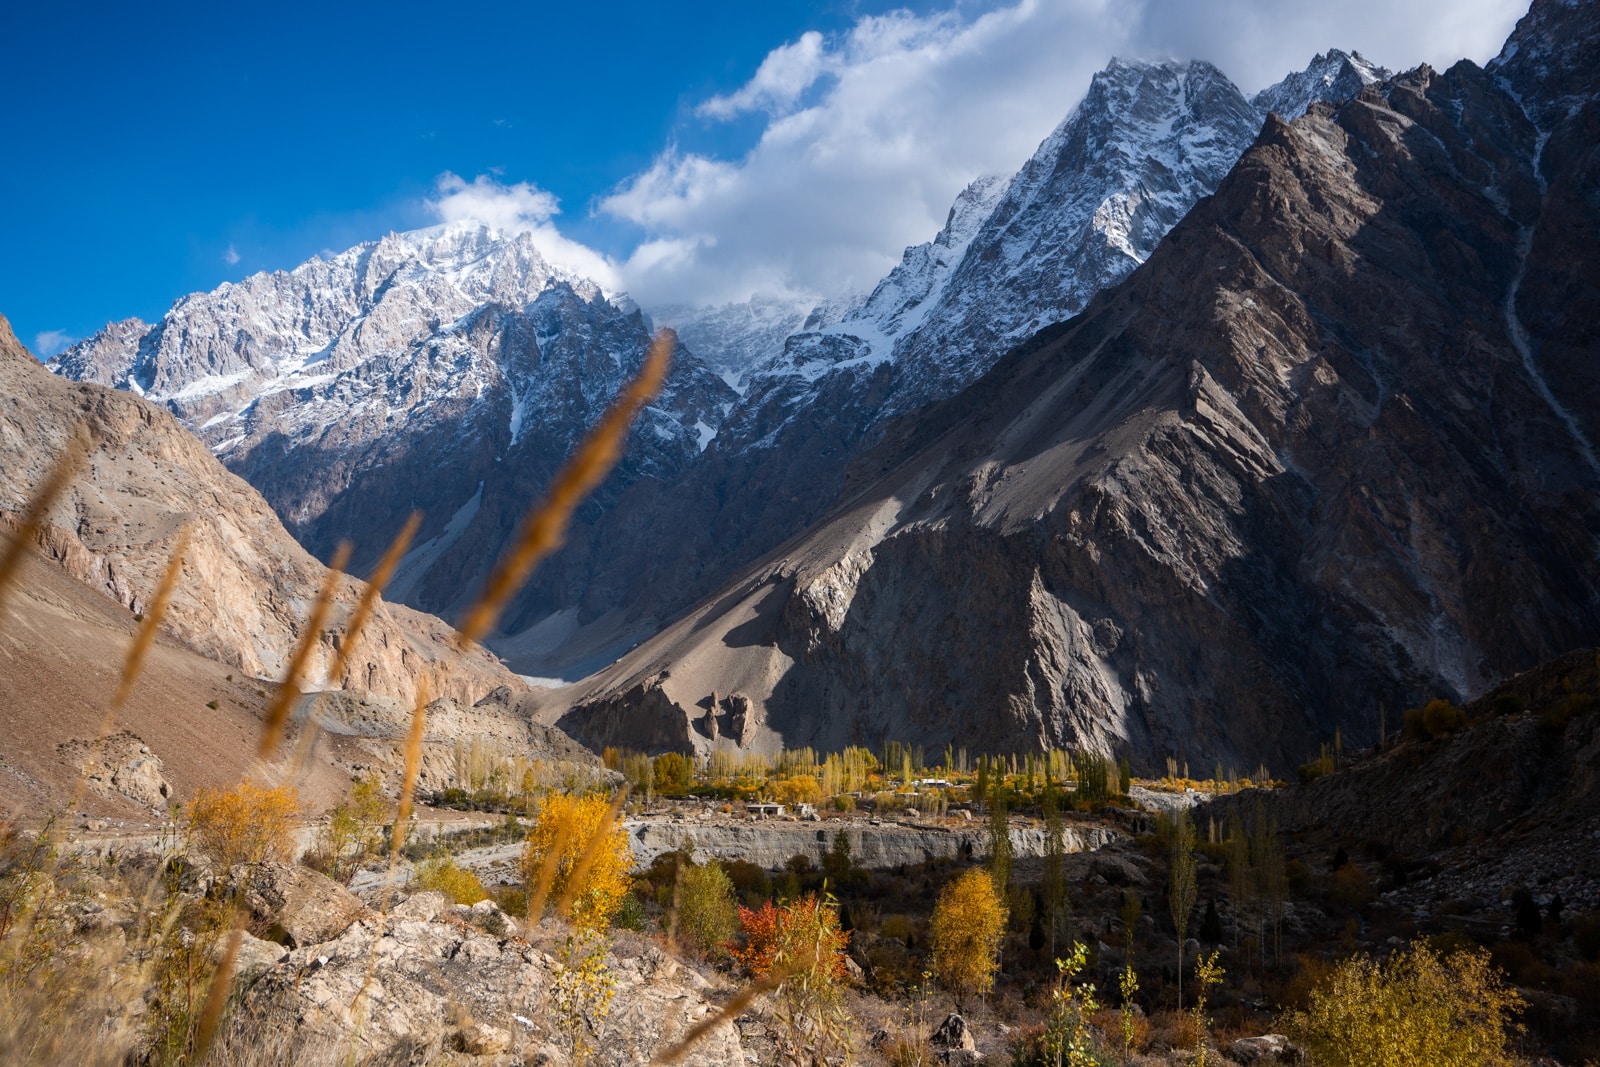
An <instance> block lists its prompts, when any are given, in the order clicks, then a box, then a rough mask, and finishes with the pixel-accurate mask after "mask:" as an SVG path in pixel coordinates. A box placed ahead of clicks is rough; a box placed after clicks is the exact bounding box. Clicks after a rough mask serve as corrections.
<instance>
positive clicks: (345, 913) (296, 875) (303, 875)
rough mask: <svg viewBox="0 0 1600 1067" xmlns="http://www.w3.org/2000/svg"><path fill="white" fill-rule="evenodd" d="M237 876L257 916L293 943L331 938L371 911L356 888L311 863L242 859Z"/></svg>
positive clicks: (280, 938)
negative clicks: (319, 869)
mask: <svg viewBox="0 0 1600 1067" xmlns="http://www.w3.org/2000/svg"><path fill="white" fill-rule="evenodd" d="M231 877H232V879H233V883H234V885H236V886H240V887H242V888H244V894H245V895H244V901H245V906H246V907H248V908H249V909H250V914H251V916H252V917H253V918H254V919H255V920H256V921H257V922H258V923H260V924H261V925H262V926H264V927H265V928H267V929H268V930H269V931H270V932H271V935H272V940H274V941H281V942H282V943H283V944H285V945H288V946H289V947H290V948H299V947H301V946H304V945H313V944H316V943H317V942H319V941H326V940H328V939H329V938H332V937H334V936H336V935H337V934H338V933H339V932H340V931H342V930H344V929H345V928H347V927H348V926H349V925H350V924H351V923H353V922H355V921H356V920H357V919H359V918H361V917H363V916H365V915H367V914H368V913H367V907H366V905H365V904H363V903H361V901H360V900H359V899H357V898H356V896H355V895H354V894H353V893H351V892H350V891H349V890H347V889H345V888H343V887H342V886H340V885H338V884H336V883H335V882H334V881H333V880H332V879H330V878H328V877H326V876H325V875H321V874H318V873H317V872H316V871H313V870H311V869H310V868H308V867H300V866H293V865H290V864H285V863H253V864H241V865H240V866H238V867H235V868H234V869H233V871H232V872H231Z"/></svg>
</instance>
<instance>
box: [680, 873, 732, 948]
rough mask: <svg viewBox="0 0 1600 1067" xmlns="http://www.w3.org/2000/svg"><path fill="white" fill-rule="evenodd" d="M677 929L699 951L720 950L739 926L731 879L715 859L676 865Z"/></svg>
mask: <svg viewBox="0 0 1600 1067" xmlns="http://www.w3.org/2000/svg"><path fill="white" fill-rule="evenodd" d="M678 878H679V882H678V930H679V931H680V932H681V933H682V934H683V937H684V940H685V941H687V942H688V943H689V944H691V945H693V946H694V947H695V948H696V949H698V950H699V951H700V952H701V953H702V954H706V955H709V954H712V953H716V952H720V951H722V950H723V946H725V945H726V944H727V943H728V942H729V941H731V940H732V939H733V935H734V933H735V932H736V931H737V930H738V927H739V907H738V905H737V904H736V903H735V901H734V889H733V880H732V879H730V878H729V877H728V872H727V871H724V870H723V869H722V865H721V864H720V863H718V862H716V861H715V860H712V861H711V862H710V863H707V864H706V865H705V866H704V867H696V866H694V865H693V864H688V863H686V864H684V865H683V866H681V867H679V868H678Z"/></svg>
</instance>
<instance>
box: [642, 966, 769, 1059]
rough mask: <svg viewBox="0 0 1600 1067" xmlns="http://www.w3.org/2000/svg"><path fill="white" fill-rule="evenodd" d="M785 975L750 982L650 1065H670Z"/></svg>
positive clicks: (734, 1016) (767, 990) (733, 1017)
mask: <svg viewBox="0 0 1600 1067" xmlns="http://www.w3.org/2000/svg"><path fill="white" fill-rule="evenodd" d="M786 977H788V976H787V975H783V974H779V973H777V972H776V971H774V972H773V973H771V974H769V975H767V976H766V977H765V978H763V979H761V980H760V981H757V982H752V983H750V984H749V985H747V986H745V987H744V988H743V989H741V990H739V992H738V993H737V994H735V995H734V997H733V999H732V1000H730V1001H728V1002H727V1003H726V1004H724V1005H723V1006H722V1007H721V1008H719V1009H718V1010H717V1011H715V1012H713V1013H712V1014H710V1015H708V1016H706V1017H705V1018H704V1019H701V1020H700V1021H699V1022H698V1023H696V1024H695V1025H694V1027H693V1028H692V1029H691V1030H690V1031H689V1032H688V1033H687V1034H685V1035H683V1040H682V1041H679V1042H678V1043H677V1044H676V1045H673V1046H672V1047H671V1048H669V1049H667V1050H666V1051H665V1052H662V1053H658V1054H657V1055H656V1057H655V1059H653V1060H651V1061H650V1067H671V1065H672V1064H674V1063H677V1062H678V1061H679V1060H681V1059H683V1058H684V1057H685V1056H687V1055H688V1054H689V1052H690V1050H691V1049H693V1048H694V1047H695V1045H697V1044H699V1043H700V1042H701V1040H703V1039H704V1038H705V1036H706V1035H707V1034H709V1033H710V1032H711V1031H713V1030H715V1029H716V1028H717V1027H718V1026H721V1025H722V1024H723V1023H725V1022H728V1021H730V1020H732V1019H735V1018H738V1016H739V1015H740V1014H742V1013H743V1012H744V1010H745V1009H746V1008H748V1007H749V1006H750V1004H751V1002H752V1001H754V1000H755V999H756V998H757V997H759V996H760V995H761V994H763V993H766V992H770V991H771V990H774V989H777V988H778V987H779V986H780V985H782V984H783V980H784V979H785V978H786Z"/></svg>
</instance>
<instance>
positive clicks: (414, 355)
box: [51, 223, 736, 613]
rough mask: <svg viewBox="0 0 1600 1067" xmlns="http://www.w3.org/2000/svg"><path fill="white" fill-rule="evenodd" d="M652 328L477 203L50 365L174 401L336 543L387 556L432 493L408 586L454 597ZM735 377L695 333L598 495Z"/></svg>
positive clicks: (671, 468) (449, 609)
mask: <svg viewBox="0 0 1600 1067" xmlns="http://www.w3.org/2000/svg"><path fill="white" fill-rule="evenodd" d="M648 342H649V334H648V331H647V328H646V323H645V321H644V319H643V317H642V316H641V315H640V314H639V313H638V311H637V310H636V309H635V310H624V309H623V308H622V307H619V306H617V305H616V304H613V303H612V302H610V301H609V300H608V299H607V298H606V297H605V295H604V294H602V293H601V292H600V290H599V289H598V288H597V287H596V286H594V285H593V283H591V282H588V281H585V280H584V279H581V278H578V277H576V276H573V275H570V274H568V273H566V272H564V271H562V270H560V269H558V268H555V267H552V266H550V265H549V264H548V263H547V262H546V261H545V260H544V259H543V258H542V257H541V256H540V254H539V252H538V250H537V249H536V248H535V247H534V245H533V242H532V240H531V238H529V237H528V236H527V235H525V234H524V235H505V234H501V233H498V232H496V231H493V230H490V229H488V228H485V227H482V226H479V225H477V224H475V223H458V224H452V225H449V226H441V227H436V228H434V229H431V230H421V231H416V232H413V233H406V234H390V235H389V236H387V237H385V238H383V239H382V240H381V241H377V242H373V243H369V244H365V245H361V246H358V247H356V248H353V249H350V250H349V251H347V252H344V253H341V254H339V255H337V256H334V257H333V258H331V259H328V260H322V259H312V260H311V261H310V262H308V263H305V264H303V265H301V266H300V267H297V268H295V269H294V270H293V271H290V272H287V273H284V272H276V273H270V274H268V273H263V274H257V275H253V276H251V277H249V278H246V279H245V280H244V281H242V282H239V283H237V284H228V285H223V286H221V287H220V288H218V289H216V290H215V291H213V292H210V293H196V294H193V295H191V296H188V297H185V298H183V299H182V300H180V301H178V302H177V303H176V304H175V305H173V308H172V310H170V311H169V312H168V313H167V314H166V315H165V316H164V317H163V318H162V320H161V321H160V322H159V323H156V324H155V325H153V326H147V325H146V324H144V323H141V322H137V321H130V322H125V323H113V324H111V325H110V326H107V327H106V329H105V330H103V331H101V332H100V333H99V334H97V335H96V336H94V337H93V338H90V339H89V340H87V341H84V342H82V343H80V344H78V345H75V346H73V347H72V348H70V349H68V350H67V351H66V352H64V353H62V354H61V355H60V356H59V357H57V358H56V359H55V360H53V361H52V364H51V366H52V369H53V370H55V371H56V372H57V373H59V374H61V375H63V376H64V377H68V378H72V379H75V380H79V381H96V382H100V383H102V384H106V385H113V386H117V387H119V388H123V389H127V390H130V391H133V392H136V393H139V394H141V395H143V396H144V397H145V398H146V399H148V400H151V401H153V402H155V403H158V404H161V405H163V406H165V407H166V408H168V409H169V410H170V411H172V412H173V414H175V415H176V416H177V417H178V418H179V420H180V421H181V422H182V423H183V424H184V425H185V426H187V427H188V428H189V429H191V430H193V431H194V432H195V433H196V434H198V435H199V436H200V437H201V439H202V440H204V441H205V442H206V444H207V446H208V447H209V448H210V449H211V450H212V452H213V453H214V454H215V455H216V456H217V457H218V458H220V459H221V460H222V461H223V462H224V463H225V464H226V465H227V466H228V467H229V468H230V469H231V470H233V471H234V472H235V473H237V474H239V475H241V476H243V477H244V478H245V479H246V480H248V481H249V482H250V483H251V484H252V485H254V486H255V487H256V488H257V489H258V490H260V491H261V493H262V495H263V496H265V497H266V498H267V500H268V502H269V503H270V504H271V505H272V507H273V509H274V510H276V511H277V513H278V514H279V515H280V516H282V517H283V519H284V521H285V523H286V524H287V525H288V526H289V527H290V529H291V530H292V531H293V533H294V534H295V536H296V537H297V538H298V539H299V540H300V542H301V543H302V544H303V545H305V546H306V547H307V548H309V549H310V550H311V551H312V552H313V553H314V554H316V555H318V556H319V557H321V558H323V559H327V558H329V557H330V556H331V555H332V552H333V549H334V547H335V545H336V544H337V543H338V542H339V541H340V540H341V539H344V538H352V539H354V540H355V541H356V554H355V557H354V561H355V565H356V567H357V568H358V569H359V568H360V567H362V566H365V565H369V564H370V563H371V562H372V561H374V560H376V558H377V556H378V555H379V554H380V553H381V552H382V550H383V548H384V545H385V544H386V543H387V541H388V540H389V539H390V538H391V537H392V536H393V535H394V533H395V532H396V531H397V530H398V529H399V527H400V525H401V524H403V523H404V521H405V518H406V516H407V514H408V513H409V512H410V511H411V510H412V509H421V510H422V511H423V512H424V515H425V520H424V526H423V529H422V533H421V535H420V537H419V547H418V548H417V549H416V550H415V551H414V552H413V553H412V555H411V556H410V557H409V558H408V559H407V563H406V566H405V567H404V568H403V569H402V571H401V574H400V576H399V578H398V580H397V582H396V584H395V586H394V588H393V595H394V597H395V599H397V600H400V601H403V602H405V603H408V604H411V605H412V606H416V607H421V608H424V609H426V610H431V611H434V612H443V613H453V612H455V611H458V610H460V608H461V607H462V601H463V599H464V598H466V597H470V596H471V595H472V593H473V591H474V590H475V588H476V586H477V585H478V583H479V581H480V580H481V578H482V576H483V574H484V573H485V572H486V571H487V568H488V567H489V566H490V565H491V564H492V563H493V561H494V558H495V556H496V554H497V553H498V551H499V549H500V546H501V545H503V544H504V543H505V541H506V540H507V539H508V537H509V536H510V533H511V531H512V530H513V529H514V527H515V523H516V521H517V520H518V519H519V518H520V517H521V515H522V513H523V511H524V510H525V509H526V508H527V506H528V503H529V501H530V500H532V499H535V498H536V497H537V495H538V493H539V491H540V490H541V489H542V488H543V486H544V484H545V482H546V481H547V480H548V479H549V477H550V475H551V474H552V473H553V472H554V470H555V469H556V467H557V466H558V465H559V463H560V462H561V460H562V459H564V458H565V456H566V455H567V453H568V452H569V451H570V450H571V448H572V446H573V444H574V443H575V442H576V441H577V440H578V438H579V437H580V436H581V435H582V433H583V431H584V430H585V429H586V428H587V427H588V426H589V425H590V424H591V423H592V422H593V420H594V419H595V418H597V417H598V415H599V413H600V411H601V410H603V408H604V406H605V404H606V403H608V402H609V400H610V399H611V397H612V396H613V395H614V394H615V393H616V391H617V389H618V388H619V387H620V385H621V383H622V382H624V381H626V380H627V378H628V377H629V376H630V375H631V374H632V372H633V371H634V370H636V369H637V367H638V365H639V363H640V361H641V360H642V359H643V353H644V350H645V348H646V347H647V345H648ZM735 398H736V394H735V393H734V391H733V390H732V389H731V388H729V387H728V386H727V385H726V384H725V383H723V382H722V381H721V380H720V379H719V378H718V377H717V376H716V375H715V374H713V373H712V372H711V371H710V370H708V369H707V368H705V367H704V366H702V365H700V364H699V363H697V362H696V361H695V360H694V359H693V358H692V356H690V355H689V354H688V353H687V352H685V351H683V350H681V349H680V350H679V353H678V358H677V365H676V367H675V370H674V372H673V375H672V379H671V383H670V384H669V386H668V388H667V390H666V391H665V392H664V393H663V395H662V396H661V397H660V398H658V400H657V402H656V403H655V404H654V405H653V406H652V407H651V408H649V409H648V410H647V411H646V412H645V414H644V416H643V418H642V419H641V422H640V425H639V426H637V427H636V428H635V430H634V433H633V435H632V437H631V438H630V441H629V447H628V451H627V457H626V459H625V461H624V463H623V465H622V467H621V468H620V470H619V471H618V473H617V474H616V475H614V476H613V478H612V480H611V482H609V483H608V486H607V488H606V489H605V490H603V491H602V493H601V494H600V497H599V501H600V503H599V504H598V505H591V506H600V507H603V506H605V502H606V500H607V499H608V496H607V494H613V495H614V494H615V493H616V492H617V491H618V490H619V489H620V488H622V487H625V486H626V485H627V484H628V483H629V482H630V481H633V480H636V479H638V478H641V477H653V478H656V479H661V480H666V481H671V480H673V479H674V478H675V477H676V476H677V474H678V472H679V471H680V470H681V469H682V468H683V467H684V465H685V464H687V463H688V462H689V461H690V460H692V459H693V458H694V457H696V456H698V454H699V452H700V450H701V449H703V448H704V446H705V444H706V442H707V441H708V440H709V439H710V438H711V437H712V436H713V435H714V434H715V433H716V427H717V425H718V424H719V423H720V421H721V419H722V415H723V413H724V410H725V409H726V407H727V406H728V405H729V404H730V403H731V402H732V401H733V400H734V399H735ZM441 469H443V470H446V471H448V476H447V477H442V478H441V477H439V476H438V473H439V471H440V470H441Z"/></svg>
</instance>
